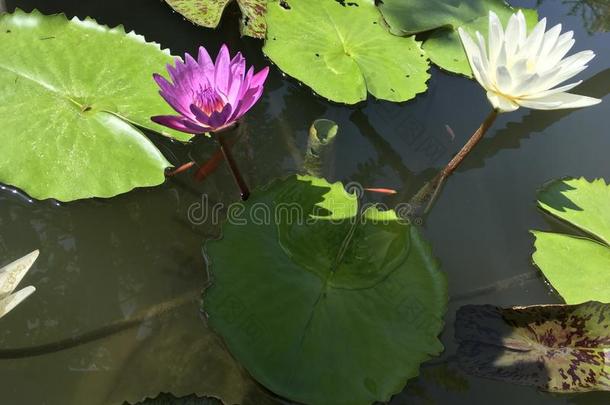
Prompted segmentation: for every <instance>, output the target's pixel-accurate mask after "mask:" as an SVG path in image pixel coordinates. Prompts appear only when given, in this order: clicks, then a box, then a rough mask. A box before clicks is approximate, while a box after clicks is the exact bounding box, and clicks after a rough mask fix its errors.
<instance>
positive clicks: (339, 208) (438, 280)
mask: <svg viewBox="0 0 610 405" xmlns="http://www.w3.org/2000/svg"><path fill="white" fill-rule="evenodd" d="M358 205H359V204H358V201H357V199H356V197H355V196H354V195H351V194H348V193H346V192H345V190H344V189H343V186H342V185H341V184H340V183H335V184H329V183H328V182H326V181H325V180H323V179H318V178H314V177H309V176H304V177H300V176H292V177H289V178H288V179H286V180H282V181H278V182H275V183H273V184H271V185H270V186H269V187H268V188H266V189H265V190H262V191H259V192H257V193H255V194H253V196H252V197H251V199H250V200H248V202H247V203H245V206H243V210H239V211H241V214H238V215H233V214H236V212H233V213H229V218H231V221H230V222H229V224H227V225H226V226H225V227H224V229H223V235H224V236H223V238H222V239H221V240H219V241H212V242H210V243H208V244H207V245H206V249H205V250H206V257H207V259H208V260H209V266H210V271H211V275H212V277H213V278H212V279H213V284H212V286H211V287H210V288H209V289H208V290H207V291H206V292H205V294H204V303H203V306H204V310H205V311H206V312H207V314H208V317H209V322H210V325H211V327H212V328H213V329H215V330H216V331H217V332H219V333H220V334H221V335H222V336H223V338H224V340H225V342H226V344H227V345H228V347H229V350H230V351H231V352H232V354H233V355H234V356H235V357H236V358H237V359H238V360H239V361H240V363H241V364H243V365H244V366H245V367H246V369H247V370H248V371H249V372H250V374H251V375H252V376H254V378H255V379H257V380H258V381H259V382H260V383H262V384H263V385H264V386H266V387H267V388H269V389H270V390H272V391H273V392H275V393H277V394H280V395H282V396H284V397H287V398H289V399H291V400H295V401H298V402H302V403H307V404H314V405H315V404H329V403H332V404H336V405H341V404H368V403H372V402H375V401H386V400H389V398H390V396H391V395H392V394H395V393H397V392H399V391H400V390H401V389H402V387H404V385H405V383H406V381H407V380H408V379H410V378H413V377H415V376H416V375H417V374H418V369H419V365H420V364H421V363H422V362H423V361H425V360H426V359H428V358H429V357H430V355H436V354H438V353H439V352H440V351H441V350H442V345H441V343H440V341H439V340H438V338H437V335H438V333H439V332H440V331H441V329H442V324H443V322H442V319H441V318H442V316H443V314H444V311H445V307H446V303H447V291H446V281H445V277H444V275H443V274H442V273H440V271H439V270H438V264H437V262H436V260H435V259H434V258H433V256H432V253H431V251H430V247H429V246H428V244H427V243H426V242H425V241H424V240H423V238H422V237H421V235H420V232H419V230H418V229H417V228H415V227H411V226H409V225H406V224H404V223H403V222H402V221H401V220H400V219H399V218H397V216H396V214H395V213H394V212H393V211H379V210H377V209H376V208H375V207H369V208H368V209H366V210H364V212H362V213H359V210H360V207H359V206H358Z"/></svg>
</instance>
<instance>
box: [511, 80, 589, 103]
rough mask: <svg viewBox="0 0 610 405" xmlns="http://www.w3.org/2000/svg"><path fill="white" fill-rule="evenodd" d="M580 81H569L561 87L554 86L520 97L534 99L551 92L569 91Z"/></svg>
mask: <svg viewBox="0 0 610 405" xmlns="http://www.w3.org/2000/svg"><path fill="white" fill-rule="evenodd" d="M581 83H582V80H579V81H577V82H574V83H570V84H566V85H565V86H561V87H556V88H554V89H551V90H546V91H543V92H540V93H537V94H530V95H526V96H523V97H521V98H522V99H524V100H534V99H538V98H543V97H547V96H550V95H553V94H557V93H565V92H566V91H570V90H572V89H573V88H574V87H576V86H578V85H579V84H581Z"/></svg>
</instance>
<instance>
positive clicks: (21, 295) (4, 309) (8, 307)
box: [0, 286, 36, 318]
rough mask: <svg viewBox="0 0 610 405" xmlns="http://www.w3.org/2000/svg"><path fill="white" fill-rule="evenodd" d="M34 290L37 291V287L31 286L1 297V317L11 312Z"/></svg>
mask: <svg viewBox="0 0 610 405" xmlns="http://www.w3.org/2000/svg"><path fill="white" fill-rule="evenodd" d="M34 291H36V288H34V287H33V286H29V287H25V288H24V289H21V290H19V291H17V292H16V293H14V294H11V295H9V296H6V297H4V298H2V299H0V318H2V317H3V316H4V315H6V314H8V313H9V312H11V311H12V310H13V309H14V308H15V307H16V306H17V305H19V304H21V303H22V302H23V300H25V299H26V298H27V297H29V296H30V295H32V294H33V293H34Z"/></svg>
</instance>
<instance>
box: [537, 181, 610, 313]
mask: <svg viewBox="0 0 610 405" xmlns="http://www.w3.org/2000/svg"><path fill="white" fill-rule="evenodd" d="M538 198H539V201H538V205H539V206H540V208H542V209H543V210H545V211H546V212H548V213H549V214H551V215H553V216H555V217H557V218H559V219H560V220H562V221H564V222H566V223H568V224H570V225H573V226H574V227H576V228H578V229H580V230H581V231H583V232H584V233H586V234H588V235H590V237H582V236H572V235H563V234H557V233H551V232H538V231H535V232H533V234H534V236H535V237H536V242H535V246H536V252H535V253H534V255H533V256H532V257H533V259H534V262H535V263H536V265H537V266H538V267H539V268H540V270H542V272H543V273H544V275H545V277H546V278H547V279H548V280H549V281H550V283H551V284H552V285H553V287H554V288H555V289H556V290H557V292H558V293H559V294H560V295H561V296H562V297H563V299H564V300H565V301H566V302H567V303H568V304H578V303H581V302H585V301H590V300H595V301H602V302H610V245H609V241H610V215H609V213H608V206H609V204H610V187H609V186H608V185H606V182H605V181H604V180H602V179H598V180H595V181H593V182H588V181H587V180H586V179H584V178H580V179H571V180H559V181H555V182H553V183H551V184H549V185H548V186H547V187H545V188H544V190H542V191H541V192H540V195H539V197H538Z"/></svg>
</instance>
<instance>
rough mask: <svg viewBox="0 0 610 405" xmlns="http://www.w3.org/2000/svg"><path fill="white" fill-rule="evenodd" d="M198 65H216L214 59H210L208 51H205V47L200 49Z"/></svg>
mask: <svg viewBox="0 0 610 405" xmlns="http://www.w3.org/2000/svg"><path fill="white" fill-rule="evenodd" d="M197 63H199V66H209V65H214V63H213V62H212V58H210V54H209V53H208V51H207V49H205V47H203V46H200V47H199V55H198V56H197Z"/></svg>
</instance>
